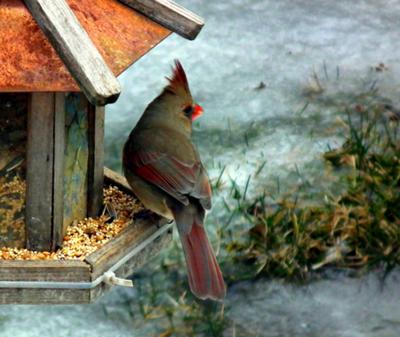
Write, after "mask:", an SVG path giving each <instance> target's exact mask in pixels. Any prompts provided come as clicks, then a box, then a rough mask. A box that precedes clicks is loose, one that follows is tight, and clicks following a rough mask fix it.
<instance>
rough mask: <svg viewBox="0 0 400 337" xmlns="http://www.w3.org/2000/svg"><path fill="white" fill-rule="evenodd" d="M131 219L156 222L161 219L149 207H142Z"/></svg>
mask: <svg viewBox="0 0 400 337" xmlns="http://www.w3.org/2000/svg"><path fill="white" fill-rule="evenodd" d="M133 220H134V221H138V220H146V221H150V222H155V223H157V224H158V223H159V222H160V220H161V216H159V215H158V214H156V213H154V212H152V211H150V210H149V209H142V210H140V211H139V212H137V213H135V214H134V215H133Z"/></svg>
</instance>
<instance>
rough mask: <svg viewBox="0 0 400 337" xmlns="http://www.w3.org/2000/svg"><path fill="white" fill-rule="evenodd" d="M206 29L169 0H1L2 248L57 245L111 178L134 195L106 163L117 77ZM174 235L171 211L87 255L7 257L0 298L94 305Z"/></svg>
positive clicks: (0, 262)
mask: <svg viewBox="0 0 400 337" xmlns="http://www.w3.org/2000/svg"><path fill="white" fill-rule="evenodd" d="M202 26H203V21H202V19H201V18H199V17H198V16H197V15H195V14H193V13H192V12H190V11H188V10H186V9H185V8H183V7H181V6H179V5H177V4H175V3H174V2H172V1H168V0H119V1H117V0H87V1H80V0H68V1H66V0H25V1H22V0H3V1H0V45H1V49H0V248H1V247H15V248H27V249H29V250H33V251H50V252H51V251H55V250H56V249H58V248H59V247H61V246H62V245H63V239H64V236H65V233H66V231H67V228H68V226H70V225H71V223H72V222H73V221H75V220H76V219H82V218H85V217H95V216H98V215H99V214H100V213H101V212H102V210H103V208H104V206H103V187H104V186H105V185H113V186H117V187H119V188H120V189H121V190H123V191H124V192H125V193H128V194H131V193H132V192H131V190H130V188H129V186H128V185H127V183H126V181H125V179H124V178H123V177H121V176H119V175H118V174H116V173H115V172H112V171H111V170H108V169H106V168H104V162H103V154H104V146H103V136H104V106H105V105H106V104H110V103H113V102H115V101H116V99H117V98H118V95H119V94H120V85H119V83H118V80H117V78H116V76H117V75H119V74H121V73H122V72H123V71H124V70H125V69H126V68H127V67H129V66H130V65H131V64H132V63H134V62H135V61H136V60H138V59H139V58H140V57H141V56H143V55H144V54H146V53H147V52H148V51H149V50H150V49H151V48H153V47H154V46H155V45H157V44H158V43H159V42H160V41H162V40H163V39H164V38H166V37H167V36H168V35H170V34H171V32H176V33H178V34H179V35H181V36H183V37H185V38H188V39H194V38H195V37H196V36H197V34H198V33H199V31H200V30H201V28H202ZM12 187H13V188H14V189H12ZM10 191H11V192H10ZM170 239H171V230H170V224H168V223H167V222H166V221H165V220H164V219H160V220H154V218H153V220H152V219H151V218H148V219H143V218H142V219H141V220H140V221H133V222H132V223H131V224H130V225H129V226H127V227H126V228H125V229H124V230H123V231H122V232H121V233H120V234H118V235H117V236H116V237H115V238H113V239H111V240H110V241H108V242H107V243H105V244H104V245H103V246H101V247H99V248H98V249H97V250H96V251H94V252H93V253H91V254H90V255H88V256H87V257H86V258H85V259H84V260H82V259H81V260H44V261H42V260H39V261H37V260H23V261H19V260H12V261H9V260H4V259H0V304H7V303H33V304H38V303H88V302H92V301H94V300H95V299H96V298H98V297H99V296H100V295H101V294H102V293H104V291H105V290H107V289H108V288H109V287H110V285H112V284H116V283H118V282H119V279H118V277H120V278H123V277H126V276H127V275H130V274H131V273H132V272H133V270H134V269H135V268H137V267H138V266H140V265H142V264H144V263H145V262H146V261H147V260H148V259H149V258H151V257H152V256H154V255H155V254H157V253H158V252H159V251H160V250H161V249H162V248H163V247H164V246H165V245H166V244H168V242H169V241H170ZM121 282H122V281H121Z"/></svg>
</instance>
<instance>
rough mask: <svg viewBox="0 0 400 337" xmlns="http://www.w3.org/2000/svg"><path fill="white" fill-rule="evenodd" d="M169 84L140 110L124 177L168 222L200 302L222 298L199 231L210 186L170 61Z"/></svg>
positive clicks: (187, 99) (181, 75)
mask: <svg viewBox="0 0 400 337" xmlns="http://www.w3.org/2000/svg"><path fill="white" fill-rule="evenodd" d="M167 79H168V80H169V84H168V85H167V86H166V87H165V88H164V90H163V91H162V93H161V94H160V95H159V96H158V97H157V98H156V99H154V100H153V101H152V102H151V103H150V104H149V106H148V107H147V108H146V110H145V111H144V113H143V115H142V117H141V118H140V120H139V122H138V123H137V125H136V127H135V128H134V129H133V130H132V132H131V134H130V135H129V138H128V140H127V142H126V143H125V146H124V151H123V167H124V173H125V176H126V178H127V180H128V182H129V184H130V185H131V187H132V189H133V191H134V193H135V194H136V196H137V197H138V198H139V199H140V200H141V201H142V203H143V204H144V206H145V207H146V208H148V209H150V210H152V211H153V212H155V213H157V214H159V215H161V216H164V217H166V218H168V219H171V220H172V219H174V220H175V222H176V224H177V227H178V232H179V236H180V239H181V242H182V246H183V251H184V254H185V258H186V264H187V268H188V277H189V285H190V288H191V290H192V292H193V293H194V294H195V295H196V296H198V297H199V298H201V299H206V298H210V299H215V300H220V299H223V298H224V296H225V284H224V280H223V277H222V274H221V270H220V268H219V266H218V263H217V261H216V259H215V255H214V252H213V250H212V247H211V245H210V243H209V241H208V238H207V234H206V231H205V229H204V216H205V210H208V209H210V208H211V187H210V183H209V181H208V177H207V173H206V171H205V169H204V167H203V164H202V163H201V161H200V156H199V153H198V152H197V149H196V148H195V146H194V145H193V144H192V142H191V134H192V121H193V120H195V119H196V118H197V117H199V116H200V115H201V114H202V112H203V109H202V108H201V107H200V106H199V105H197V104H195V103H194V102H193V99H192V95H191V93H190V90H189V84H188V81H187V78H186V74H185V71H184V70H183V67H182V65H181V64H180V62H179V61H175V68H174V69H173V74H172V78H170V79H169V78H167Z"/></svg>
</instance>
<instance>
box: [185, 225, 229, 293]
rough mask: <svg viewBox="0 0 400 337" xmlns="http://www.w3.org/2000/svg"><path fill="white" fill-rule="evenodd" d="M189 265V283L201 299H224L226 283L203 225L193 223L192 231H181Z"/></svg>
mask: <svg viewBox="0 0 400 337" xmlns="http://www.w3.org/2000/svg"><path fill="white" fill-rule="evenodd" d="M180 236H181V240H182V246H183V249H184V252H185V257H186V264H187V267H188V276H189V285H190V289H191V290H192V292H193V293H194V294H195V295H196V296H197V297H199V298H201V299H206V298H210V299H214V300H222V299H223V298H224V297H225V292H226V289H225V283H224V279H223V277H222V273H221V270H220V269H219V266H218V263H217V260H216V258H215V255H214V252H213V250H212V247H211V246H210V243H209V241H208V238H207V234H206V232H205V229H204V227H203V226H202V225H197V224H193V225H192V228H191V231H190V233H188V234H185V233H184V232H181V233H180Z"/></svg>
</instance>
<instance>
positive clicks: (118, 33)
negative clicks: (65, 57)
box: [0, 0, 171, 92]
mask: <svg viewBox="0 0 400 337" xmlns="http://www.w3.org/2000/svg"><path fill="white" fill-rule="evenodd" d="M67 2H68V4H69V5H70V7H71V9H72V10H73V11H74V13H75V15H76V16H77V18H78V20H79V21H80V23H81V25H82V26H83V28H84V29H85V30H86V31H87V33H88V34H89V36H90V38H91V39H92V41H93V43H94V44H95V45H96V47H97V49H98V50H99V52H100V53H101V55H102V56H103V58H104V60H105V61H106V63H107V64H108V65H109V67H110V68H111V69H112V71H113V72H114V74H115V75H119V74H120V73H122V72H123V71H124V70H125V69H126V68H128V67H129V66H130V65H131V64H132V63H133V62H135V61H136V60H137V59H139V58H140V57H141V56H142V55H144V54H146V53H147V52H148V51H149V50H150V49H151V48H152V47H154V46H155V45H156V44H158V43H159V42H160V41H162V40H163V39H164V38H165V37H167V36H168V35H169V34H170V33H171V32H170V31H169V30H167V29H166V28H164V27H162V26H160V25H158V24H157V23H155V22H153V21H151V20H150V19H148V18H146V17H144V16H143V15H141V14H139V13H138V12H136V11H134V10H132V9H130V8H129V7H127V6H125V5H123V4H121V3H120V2H118V1H116V0H85V1H82V0H68V1H67ZM10 91H79V87H78V85H77V84H76V82H75V80H74V79H73V78H72V77H71V75H70V74H69V72H68V70H67V69H66V67H65V66H64V64H63V62H62V61H61V60H60V58H59V57H58V55H57V53H56V51H55V50H54V49H53V47H52V46H51V45H50V43H49V41H47V39H46V37H45V36H44V34H43V33H42V31H41V30H40V28H39V26H38V25H37V24H36V22H35V21H34V19H33V18H32V16H31V14H30V13H29V12H28V10H27V8H26V7H25V5H24V3H23V0H0V92H10Z"/></svg>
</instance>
